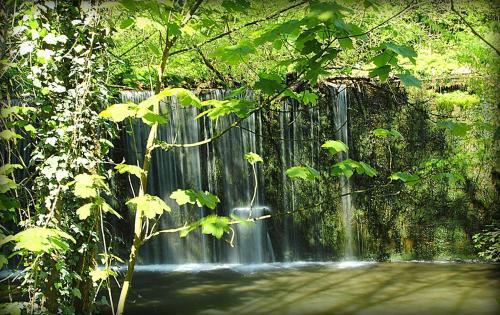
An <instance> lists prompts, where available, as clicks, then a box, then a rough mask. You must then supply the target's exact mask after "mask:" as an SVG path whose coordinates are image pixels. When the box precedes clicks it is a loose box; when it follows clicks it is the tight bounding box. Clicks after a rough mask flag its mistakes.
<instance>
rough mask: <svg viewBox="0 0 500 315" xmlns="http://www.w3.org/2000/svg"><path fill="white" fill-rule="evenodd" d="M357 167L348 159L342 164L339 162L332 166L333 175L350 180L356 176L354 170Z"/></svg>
mask: <svg viewBox="0 0 500 315" xmlns="http://www.w3.org/2000/svg"><path fill="white" fill-rule="evenodd" d="M355 167H356V165H355V164H354V163H352V162H351V160H349V159H347V160H344V161H341V162H338V163H336V164H334V165H333V166H332V169H331V172H330V173H331V174H332V176H342V175H343V176H345V177H347V178H350V177H351V176H352V175H353V174H354V169H355Z"/></svg>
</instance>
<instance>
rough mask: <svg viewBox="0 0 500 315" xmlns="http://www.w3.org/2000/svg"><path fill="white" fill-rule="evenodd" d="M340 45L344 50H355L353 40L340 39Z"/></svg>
mask: <svg viewBox="0 0 500 315" xmlns="http://www.w3.org/2000/svg"><path fill="white" fill-rule="evenodd" d="M339 45H340V47H342V48H344V49H353V48H354V46H353V44H352V39H350V38H349V37H347V38H340V39H339Z"/></svg>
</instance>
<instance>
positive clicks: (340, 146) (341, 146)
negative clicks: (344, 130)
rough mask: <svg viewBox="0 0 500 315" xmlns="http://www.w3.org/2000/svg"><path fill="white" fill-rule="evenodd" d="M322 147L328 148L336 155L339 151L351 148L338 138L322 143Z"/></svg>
mask: <svg viewBox="0 0 500 315" xmlns="http://www.w3.org/2000/svg"><path fill="white" fill-rule="evenodd" d="M321 147H322V148H324V149H327V150H328V152H330V154H332V155H334V154H337V153H339V152H347V150H349V148H348V147H347V145H346V144H345V143H343V142H342V141H337V140H328V141H326V142H325V143H323V145H321Z"/></svg>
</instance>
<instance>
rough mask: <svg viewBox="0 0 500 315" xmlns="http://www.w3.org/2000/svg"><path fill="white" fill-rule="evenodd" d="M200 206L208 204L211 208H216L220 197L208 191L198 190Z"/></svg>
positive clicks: (197, 197) (197, 196)
mask: <svg viewBox="0 0 500 315" xmlns="http://www.w3.org/2000/svg"><path fill="white" fill-rule="evenodd" d="M196 199H197V204H198V207H202V206H206V207H208V208H210V209H212V210H213V209H215V207H216V206H217V204H218V203H219V202H220V200H219V197H217V196H215V195H212V194H211V193H209V192H208V191H205V192H198V193H197V195H196Z"/></svg>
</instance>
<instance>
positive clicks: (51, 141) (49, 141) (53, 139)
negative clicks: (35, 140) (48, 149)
mask: <svg viewBox="0 0 500 315" xmlns="http://www.w3.org/2000/svg"><path fill="white" fill-rule="evenodd" d="M56 142H57V138H56V137H50V138H47V139H45V143H46V144H49V145H51V146H53V147H55V146H56ZM47 162H49V161H47ZM49 163H50V162H49Z"/></svg>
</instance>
